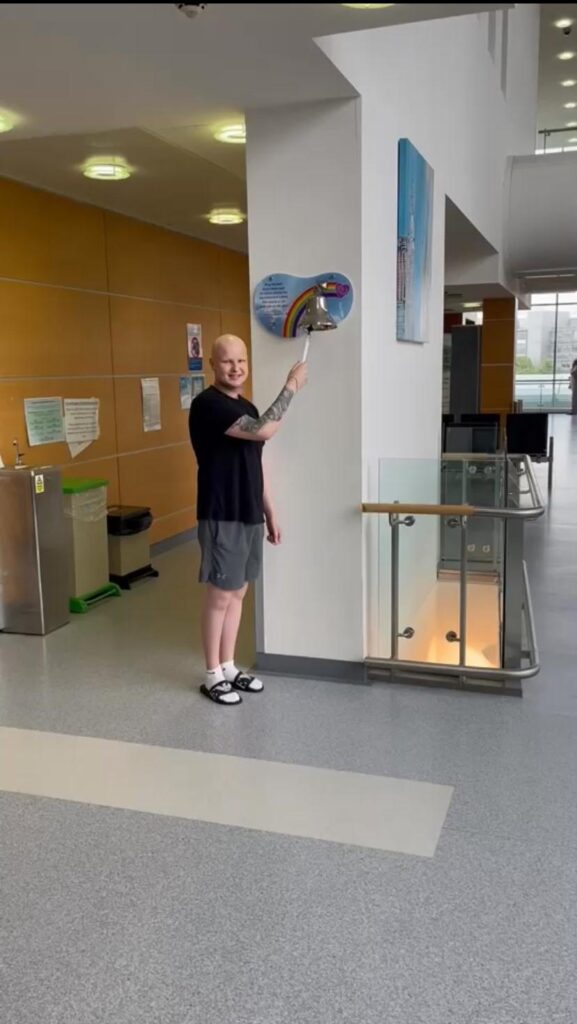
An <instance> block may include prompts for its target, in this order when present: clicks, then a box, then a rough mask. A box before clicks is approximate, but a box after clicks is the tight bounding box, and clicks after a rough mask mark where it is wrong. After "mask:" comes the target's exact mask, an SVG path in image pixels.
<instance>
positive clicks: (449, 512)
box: [361, 456, 545, 519]
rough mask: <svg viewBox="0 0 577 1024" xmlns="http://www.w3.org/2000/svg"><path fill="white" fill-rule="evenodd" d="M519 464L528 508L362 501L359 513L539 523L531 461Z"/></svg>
mask: <svg viewBox="0 0 577 1024" xmlns="http://www.w3.org/2000/svg"><path fill="white" fill-rule="evenodd" d="M522 461H523V463H524V468H525V473H526V475H527V483H528V485H529V492H530V494H531V500H532V503H533V504H532V506H531V507H529V508H498V507H497V508H483V507H482V506H478V505H435V504H417V503H414V502H387V501H385V502H383V501H377V502H371V501H365V502H363V504H362V505H361V509H362V512H363V514H364V515H388V516H391V515H421V516H441V517H443V516H447V517H455V516H456V517H459V516H470V517H472V516H482V517H484V518H490V519H539V518H540V517H541V516H542V515H543V513H544V512H545V503H544V501H543V498H542V495H541V491H540V489H539V485H538V483H537V481H536V479H535V474H534V472H533V466H532V463H531V459H530V458H529V456H523V457H522Z"/></svg>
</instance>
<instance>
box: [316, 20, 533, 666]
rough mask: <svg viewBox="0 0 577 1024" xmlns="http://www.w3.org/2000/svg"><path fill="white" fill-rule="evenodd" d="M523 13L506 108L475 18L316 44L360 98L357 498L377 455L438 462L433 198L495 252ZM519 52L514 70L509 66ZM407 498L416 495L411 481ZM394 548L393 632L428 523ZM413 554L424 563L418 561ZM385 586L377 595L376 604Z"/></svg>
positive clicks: (517, 118) (523, 140) (420, 597)
mask: <svg viewBox="0 0 577 1024" xmlns="http://www.w3.org/2000/svg"><path fill="white" fill-rule="evenodd" d="M535 6H536V5H532V4H523V5H520V7H521V8H522V10H515V11H512V12H510V14H509V18H510V23H509V30H508V38H509V40H510V41H511V40H512V39H514V40H515V45H514V50H513V53H512V54H511V53H510V54H509V55H508V59H507V71H508V75H507V90H506V93H507V96H509V99H510V100H511V97H512V107H509V105H508V100H507V98H506V96H505V95H504V93H503V91H502V88H501V85H502V81H501V60H500V59H496V60H495V61H493V59H492V57H491V55H490V53H489V49H488V37H487V25H486V23H485V19H482V18H478V17H477V16H475V15H471V16H466V17H459V18H451V19H447V20H444V21H437V22H427V23H419V24H412V25H401V26H397V27H395V28H390V29H379V30H375V31H371V32H362V33H355V34H354V35H349V36H345V37H343V36H335V37H331V38H330V39H324V40H322V41H320V45H321V47H322V49H323V50H324V52H325V53H327V55H328V56H329V57H330V58H331V60H333V61H334V62H335V63H336V64H337V66H338V67H339V69H340V70H341V71H342V72H343V73H344V74H345V75H346V76H347V78H349V80H350V81H351V82H352V84H353V85H354V86H355V88H356V89H358V91H359V93H360V95H361V97H362V140H363V148H362V175H363V200H362V201H363V310H362V319H363V395H362V407H363V464H364V471H365V477H364V494H365V497H366V498H368V499H369V500H376V499H377V498H378V497H379V494H378V486H377V466H378V462H379V460H382V459H399V458H401V459H404V458H406V459H414V460H415V459H416V460H431V462H432V461H433V460H434V461H437V460H438V458H439V453H440V424H441V405H442V385H441V382H442V354H443V288H444V277H445V274H444V216H445V196H449V197H450V199H451V200H452V201H453V202H454V203H455V205H456V206H458V207H459V209H460V210H461V211H462V213H464V214H465V216H466V217H467V218H468V219H469V220H470V221H471V222H472V223H473V225H474V226H475V227H476V228H477V230H478V231H479V232H480V233H481V234H482V235H483V236H484V237H485V239H486V240H487V241H488V242H489V243H490V244H491V245H492V246H493V247H494V248H495V249H496V250H498V251H499V252H500V251H501V250H502V248H503V224H504V196H505V181H506V169H507V162H508V157H509V155H510V153H511V152H512V149H511V147H512V145H514V147H515V148H517V149H518V147H520V146H524V151H526V152H530V151H531V150H532V148H533V145H534V129H533V127H532V125H533V124H534V117H535V111H534V100H535V95H534V90H531V89H530V88H529V84H530V82H531V81H534V82H536V80H537V60H536V56H535V46H536V41H537V39H538V27H539V14H538V9H537V10H532V8H535ZM524 46H525V47H526V51H525V52H526V54H527V61H526V63H525V62H523V61H522V60H519V55H520V54H521V53H522V52H523V47H524ZM527 65H528V66H527ZM517 79H519V81H518V80H517ZM524 90H526V91H527V92H528V95H527V98H526V100H525V101H524V100H523V95H524ZM402 137H408V138H409V139H410V140H411V142H412V143H413V144H414V145H415V146H416V147H417V149H418V150H419V151H420V152H421V153H422V155H423V156H424V157H425V159H426V160H427V161H428V162H429V163H430V165H431V166H432V167H433V169H434V173H435V198H434V214H433V257H432V304H431V311H430V336H429V341H428V344H427V345H425V346H414V345H407V344H398V343H397V342H396V340H395V327H396V319H395V316H396V218H397V145H398V140H399V138H402ZM511 140H513V141H511ZM421 469H422V472H421V473H420V477H421V479H422V490H423V494H422V499H421V500H423V501H427V500H431V494H430V490H431V482H430V481H431V475H430V473H429V472H426V471H424V469H423V467H421ZM391 472H392V473H394V472H395V470H394V467H393V466H392V465H391ZM409 476H411V477H412V479H413V480H415V479H418V478H419V474H418V473H417V472H415V473H413V474H411V473H410V470H407V469H406V468H405V469H404V470H403V471H402V473H401V472H399V493H398V494H397V498H398V499H399V500H401V501H402V500H403V498H404V497H406V496H407V485H406V484H405V483H404V479H406V478H408V477H409ZM402 478H404V479H402ZM410 499H411V500H417V499H416V493H415V487H414V486H413V488H412V493H411V494H410ZM401 543H402V544H403V545H404V554H403V556H402V574H401V575H402V577H403V580H404V587H405V589H407V588H408V589H410V591H411V593H412V595H413V598H412V602H411V601H408V600H407V599H406V598H405V606H406V613H407V615H408V616H409V623H408V622H403V623H401V628H402V627H403V626H404V625H407V624H414V623H410V616H413V617H416V616H417V614H418V609H419V607H420V606H422V605H423V604H424V602H425V601H426V600H427V599H428V596H429V592H430V589H431V588H432V587H433V586H434V584H435V581H436V563H437V551H438V546H437V524H436V521H435V520H431V521H430V524H429V528H428V546H427V544H425V543H424V537H423V531H422V530H421V533H420V542H419V543H418V544H417V543H416V542H413V543H412V544H411V542H410V537H409V536H407V535H406V533H405V531H402V535H401ZM377 546H378V545H377V535H376V529H375V528H371V526H368V527H367V534H366V549H365V560H366V567H365V581H366V588H367V590H366V597H365V600H366V604H367V607H368V608H369V609H370V610H371V611H372V614H371V615H370V616H368V617H367V622H366V645H367V647H368V649H369V651H370V652H372V651H375V650H377V649H379V648H380V649H382V646H383V645H382V642H379V634H380V633H381V632H382V626H383V619H384V618H386V617H387V615H388V593H387V591H386V587H387V585H388V583H387V559H386V556H385V557H384V556H383V552H382V550H381V552H380V558H379V559H378V561H379V564H380V571H379V574H378V578H377V574H376V573H375V570H374V566H375V565H376V564H377V556H376V551H377ZM381 548H382V544H381ZM425 548H426V549H427V552H428V557H427V556H426V555H425V556H424V557H423V553H424V550H425ZM383 580H385V592H384V593H382V592H381V594H380V599H378V597H377V595H378V591H379V588H380V589H381V591H382V587H383ZM377 609H379V612H378V613H377Z"/></svg>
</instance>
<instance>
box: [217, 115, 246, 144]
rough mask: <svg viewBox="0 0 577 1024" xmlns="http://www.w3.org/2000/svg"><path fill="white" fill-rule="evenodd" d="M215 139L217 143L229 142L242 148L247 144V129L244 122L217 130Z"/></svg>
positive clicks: (225, 125) (223, 126) (226, 125)
mask: <svg viewBox="0 0 577 1024" xmlns="http://www.w3.org/2000/svg"><path fill="white" fill-rule="evenodd" d="M214 137H215V139H216V140H217V142H228V143H230V144H232V145H236V146H242V145H244V143H245V142H246V127H245V125H244V122H242V121H239V122H238V123H237V124H224V125H222V127H221V128H217V129H216V131H215V133H214Z"/></svg>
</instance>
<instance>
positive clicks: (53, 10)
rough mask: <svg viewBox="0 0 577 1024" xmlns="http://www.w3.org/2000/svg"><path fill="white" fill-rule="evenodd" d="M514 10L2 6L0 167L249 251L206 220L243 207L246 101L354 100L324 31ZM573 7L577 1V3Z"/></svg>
mask: <svg viewBox="0 0 577 1024" xmlns="http://www.w3.org/2000/svg"><path fill="white" fill-rule="evenodd" d="M511 6H513V5H512V4H395V5H394V6H392V7H391V8H388V9H385V10H381V11H354V10H349V9H347V8H344V7H343V6H342V5H341V4H272V3H271V4H242V3H240V4H220V3H218V4H209V5H208V8H207V10H206V11H205V12H204V13H202V14H199V15H198V16H197V17H196V18H194V19H192V20H191V19H188V18H186V17H185V15H184V14H183V13H182V12H180V11H178V10H177V9H176V6H175V5H174V4H171V3H168V4H167V3H160V4H141V3H135V4H85V3H80V4H70V5H68V4H21V5H17V4H0V110H3V111H8V112H10V113H12V114H13V115H15V116H16V117H17V118H18V119H19V123H18V124H17V126H16V128H15V129H14V131H12V132H10V134H6V135H2V136H0V175H5V176H8V177H14V178H18V179H20V180H23V181H27V182H29V183H30V184H34V185H38V186H39V187H43V188H48V189H50V190H52V191H55V192H60V193H62V194H64V195H70V196H72V197H74V198H78V199H82V200H85V201H88V202H92V203H95V204H96V205H99V206H103V207H106V208H110V209H114V210H118V211H120V212H125V213H128V214H131V215H133V216H136V217H141V218H142V219H145V220H150V221H153V222H155V223H159V224H164V225H166V226H168V227H172V228H175V229H176V230H180V231H184V232H186V233H190V234H193V235H196V236H199V237H203V238H208V239H210V240H212V241H218V242H219V243H220V244H224V245H228V246H230V247H232V248H245V246H246V232H245V228H244V227H241V228H228V227H227V228H219V227H214V226H212V225H209V224H208V222H207V220H206V213H207V212H208V208H209V207H210V205H213V204H214V205H223V206H226V205H240V206H241V207H243V206H244V203H245V193H244V151H243V147H240V146H226V145H223V144H221V143H217V142H215V141H214V140H213V138H212V129H213V127H214V125H215V124H218V123H223V122H226V121H230V120H234V119H235V118H238V116H239V115H242V114H243V112H245V111H246V110H248V109H250V108H254V107H262V106H274V105H280V104H287V103H297V102H304V101H312V100H321V99H336V98H341V97H345V96H351V95H354V94H355V93H354V89H353V88H352V86H351V85H350V83H349V82H348V81H347V80H346V79H345V78H344V77H343V76H342V75H341V74H340V73H339V72H338V71H337V69H336V68H335V67H334V65H333V64H332V63H331V62H330V61H329V60H328V58H327V57H325V55H324V54H323V53H322V52H321V50H320V49H319V48H318V47H317V46H316V44H315V42H314V39H315V38H319V37H321V36H325V35H331V34H334V33H338V32H349V31H355V30H358V29H366V28H370V27H379V26H386V25H390V24H397V23H401V22H411V21H417V20H427V19H429V20H430V19H435V18H444V17H447V16H455V15H459V14H472V13H477V12H481V11H486V10H491V9H498V8H503V7H511ZM573 6H574V5H573ZM111 150H112V151H113V152H115V153H119V154H120V155H123V156H124V157H125V158H126V159H127V160H128V162H129V163H131V164H132V165H134V167H135V168H136V173H135V174H134V176H133V177H132V178H130V179H129V180H128V181H123V182H117V183H112V182H90V181H88V180H87V179H85V178H83V177H82V175H81V174H80V172H79V170H78V167H79V165H80V164H81V163H82V162H83V161H84V160H85V159H86V158H87V157H88V156H90V155H92V154H94V153H98V152H100V153H104V152H107V153H109V152H110V151H111Z"/></svg>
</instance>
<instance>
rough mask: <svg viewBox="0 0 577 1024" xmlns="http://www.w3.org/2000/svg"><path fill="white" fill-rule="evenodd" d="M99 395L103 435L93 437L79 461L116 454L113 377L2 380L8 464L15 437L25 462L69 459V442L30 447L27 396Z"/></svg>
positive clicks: (1, 430) (0, 440)
mask: <svg viewBox="0 0 577 1024" xmlns="http://www.w3.org/2000/svg"><path fill="white" fill-rule="evenodd" d="M49 397H50V398H51V397H62V398H99V399H100V438H99V439H98V441H94V443H93V444H91V445H90V447H89V448H87V449H86V450H85V451H84V452H82V453H81V454H80V455H79V456H78V457H77V458H76V459H74V465H80V464H81V463H82V462H85V461H87V460H90V459H98V458H102V457H103V456H106V455H115V454H116V419H115V412H114V389H113V382H112V378H110V377H108V378H102V377H100V378H94V379H83V380H67V379H66V378H61V379H55V380H38V379H37V378H34V377H31V378H30V379H29V380H15V381H6V380H2V381H0V455H2V457H3V459H4V462H5V464H6V465H7V466H9V465H12V463H13V461H14V458H13V449H12V441H13V439H14V438H18V441H19V443H20V449H21V451H22V453H23V454H24V456H25V460H24V461H25V462H26V463H27V464H28V465H31V466H38V465H43V466H47V465H57V466H58V465H62V463H65V462H69V461H70V452H69V450H68V447H67V445H66V444H63V443H62V444H46V445H37V446H35V447H34V448H29V447H28V438H27V434H26V420H25V417H24V399H25V398H49Z"/></svg>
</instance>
